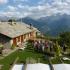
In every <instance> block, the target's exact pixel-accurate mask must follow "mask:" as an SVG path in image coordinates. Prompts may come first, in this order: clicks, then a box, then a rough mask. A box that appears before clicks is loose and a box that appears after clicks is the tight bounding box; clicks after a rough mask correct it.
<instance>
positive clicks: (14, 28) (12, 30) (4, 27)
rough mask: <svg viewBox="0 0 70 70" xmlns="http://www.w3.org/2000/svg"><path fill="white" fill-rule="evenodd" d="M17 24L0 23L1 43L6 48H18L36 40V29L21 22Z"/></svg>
mask: <svg viewBox="0 0 70 70" xmlns="http://www.w3.org/2000/svg"><path fill="white" fill-rule="evenodd" d="M15 23H16V24H14V22H12V23H11V24H10V23H9V22H1V23H0V43H1V44H2V45H4V46H5V47H9V46H12V45H14V46H18V45H20V44H22V43H23V42H26V41H27V40H29V39H31V40H34V39H35V38H36V32H37V31H36V30H37V29H36V28H34V27H32V28H31V27H30V25H27V24H25V23H21V22H15Z"/></svg>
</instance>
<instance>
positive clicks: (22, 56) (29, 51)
mask: <svg viewBox="0 0 70 70" xmlns="http://www.w3.org/2000/svg"><path fill="white" fill-rule="evenodd" d="M17 57H19V60H18V61H17V63H25V62H26V59H27V58H29V57H32V58H33V59H35V60H38V59H40V62H41V63H46V64H48V63H49V62H48V58H46V59H45V55H44V54H43V53H39V52H36V51H34V50H33V48H32V45H31V44H28V45H27V48H26V49H25V50H23V51H22V50H21V51H20V50H17V51H15V52H14V53H12V54H10V55H9V56H7V57H5V58H4V59H1V60H0V64H2V65H3V67H2V70H9V68H11V64H12V63H13V62H14V61H15V59H16V58H17ZM51 62H52V63H54V64H57V63H61V62H60V60H59V58H57V59H52V60H51ZM69 62H70V61H69Z"/></svg>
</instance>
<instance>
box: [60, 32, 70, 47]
mask: <svg viewBox="0 0 70 70" xmlns="http://www.w3.org/2000/svg"><path fill="white" fill-rule="evenodd" d="M59 43H60V44H66V45H68V46H70V32H64V33H62V34H60V39H59Z"/></svg>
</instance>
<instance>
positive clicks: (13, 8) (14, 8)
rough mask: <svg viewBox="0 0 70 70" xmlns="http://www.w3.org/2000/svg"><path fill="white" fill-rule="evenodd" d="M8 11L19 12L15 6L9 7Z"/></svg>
mask: <svg viewBox="0 0 70 70" xmlns="http://www.w3.org/2000/svg"><path fill="white" fill-rule="evenodd" d="M7 10H8V11H11V12H12V11H16V10H17V7H14V6H11V5H9V6H8V7H7Z"/></svg>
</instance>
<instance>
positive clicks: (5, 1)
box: [0, 0, 8, 4]
mask: <svg viewBox="0 0 70 70" xmlns="http://www.w3.org/2000/svg"><path fill="white" fill-rule="evenodd" d="M5 3H8V0H0V4H5Z"/></svg>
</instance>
